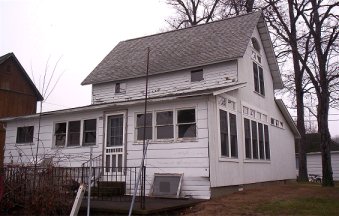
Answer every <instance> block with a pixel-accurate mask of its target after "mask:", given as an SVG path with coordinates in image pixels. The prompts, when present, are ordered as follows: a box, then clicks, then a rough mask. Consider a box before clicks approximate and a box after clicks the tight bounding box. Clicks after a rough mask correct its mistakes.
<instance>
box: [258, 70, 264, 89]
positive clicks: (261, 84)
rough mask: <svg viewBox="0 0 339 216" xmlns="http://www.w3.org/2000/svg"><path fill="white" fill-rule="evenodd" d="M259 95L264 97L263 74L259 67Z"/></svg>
mask: <svg viewBox="0 0 339 216" xmlns="http://www.w3.org/2000/svg"><path fill="white" fill-rule="evenodd" d="M259 82H260V94H262V95H265V85H264V74H263V70H262V67H259Z"/></svg>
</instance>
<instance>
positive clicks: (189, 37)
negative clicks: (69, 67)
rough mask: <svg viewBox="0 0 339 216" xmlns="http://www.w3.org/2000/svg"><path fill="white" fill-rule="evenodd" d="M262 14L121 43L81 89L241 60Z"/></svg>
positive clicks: (247, 15) (238, 17) (257, 13)
mask: <svg viewBox="0 0 339 216" xmlns="http://www.w3.org/2000/svg"><path fill="white" fill-rule="evenodd" d="M260 16H261V12H254V13H250V14H246V15H242V16H237V17H233V18H228V19H225V20H221V21H216V22H212V23H208V24H204V25H198V26H195V27H191V28H186V29H180V30H174V31H170V32H166V33H160V34H155V35H151V36H146V37H141V38H136V39H131V40H126V41H122V42H120V43H119V44H118V45H117V46H116V47H114V49H113V50H112V51H111V52H110V53H109V54H108V55H107V56H106V57H105V58H104V59H103V60H102V61H101V62H100V64H99V65H98V66H97V67H96V68H95V69H94V70H93V71H92V72H91V73H90V74H89V75H88V76H87V78H86V79H85V80H84V81H83V82H82V85H86V84H96V83H103V82H109V81H117V80H124V79H130V78H135V77H142V76H145V73H146V59H147V47H149V48H150V50H151V51H150V59H149V74H150V75H154V74H160V73H166V72H171V71H178V70H182V69H186V68H194V67H199V66H203V65H208V64H213V63H217V62H222V61H227V60H230V59H235V58H239V57H242V56H243V55H244V53H245V50H246V47H247V45H248V42H249V39H250V38H251V35H252V33H253V30H254V28H255V26H257V24H258V21H259V18H260Z"/></svg>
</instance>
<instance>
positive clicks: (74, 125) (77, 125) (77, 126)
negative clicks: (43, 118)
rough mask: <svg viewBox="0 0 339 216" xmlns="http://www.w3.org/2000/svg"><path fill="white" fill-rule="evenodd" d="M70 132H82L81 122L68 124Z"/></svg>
mask: <svg viewBox="0 0 339 216" xmlns="http://www.w3.org/2000/svg"><path fill="white" fill-rule="evenodd" d="M68 132H80V121H71V122H69V123H68Z"/></svg>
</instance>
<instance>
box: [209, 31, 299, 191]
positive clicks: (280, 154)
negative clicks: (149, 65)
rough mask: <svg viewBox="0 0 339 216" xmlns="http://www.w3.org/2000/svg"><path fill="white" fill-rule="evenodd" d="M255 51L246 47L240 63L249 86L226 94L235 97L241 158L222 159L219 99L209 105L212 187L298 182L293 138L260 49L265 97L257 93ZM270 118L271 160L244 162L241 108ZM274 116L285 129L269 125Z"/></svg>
mask: <svg viewBox="0 0 339 216" xmlns="http://www.w3.org/2000/svg"><path fill="white" fill-rule="evenodd" d="M252 36H253V37H256V38H257V40H258V41H259V44H260V46H261V47H262V43H261V40H260V36H259V34H258V31H257V30H256V29H255V31H254V32H253V35H252ZM251 54H252V48H251V47H250V44H249V45H248V47H247V50H246V52H245V55H244V57H243V58H241V59H239V61H238V70H239V71H238V79H239V82H246V87H244V88H240V89H238V90H234V91H230V92H227V93H226V94H224V95H221V96H224V97H229V96H231V97H233V98H236V99H237V101H236V107H237V118H236V119H237V138H238V158H237V159H224V158H221V157H220V141H219V136H220V134H219V131H218V125H217V124H219V119H217V116H218V115H217V113H218V112H219V108H218V105H217V101H216V98H215V97H213V96H211V97H210V99H209V104H208V111H209V112H208V114H209V116H208V121H209V123H208V127H209V147H210V148H209V150H210V151H209V152H210V169H211V173H210V175H211V177H210V179H211V187H222V186H230V185H241V184H250V183H256V182H265V181H275V180H284V179H295V178H296V173H295V158H294V155H295V150H294V135H293V133H292V131H291V130H290V128H289V127H288V125H287V122H286V121H285V119H284V117H283V116H282V114H281V112H280V110H279V108H278V107H277V105H276V103H275V101H274V92H273V80H272V76H271V73H270V71H269V67H268V63H267V60H266V55H265V53H264V49H261V58H262V61H261V62H262V63H261V65H262V67H263V73H264V83H265V95H264V96H262V95H259V94H258V93H256V92H255V91H254V77H253V61H252V59H251ZM243 104H245V105H246V106H249V107H250V108H253V109H255V110H257V111H260V112H262V113H264V114H267V115H268V122H267V123H266V124H267V125H268V128H269V141H270V153H271V159H270V160H268V161H264V160H247V159H245V144H244V143H245V142H244V132H243V131H244V129H243V128H244V125H243V119H244V116H243V114H242V105H243ZM270 117H274V118H275V119H278V120H279V121H282V122H283V123H284V125H285V127H284V128H283V129H281V128H277V127H274V126H271V125H270V121H269V118H270Z"/></svg>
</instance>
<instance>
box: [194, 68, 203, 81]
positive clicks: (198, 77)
mask: <svg viewBox="0 0 339 216" xmlns="http://www.w3.org/2000/svg"><path fill="white" fill-rule="evenodd" d="M203 79H204V75H203V70H202V69H201V70H196V71H191V82H198V81H201V80H203Z"/></svg>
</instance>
